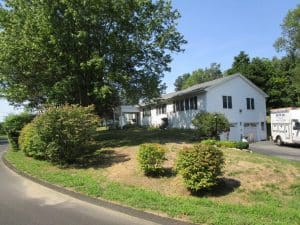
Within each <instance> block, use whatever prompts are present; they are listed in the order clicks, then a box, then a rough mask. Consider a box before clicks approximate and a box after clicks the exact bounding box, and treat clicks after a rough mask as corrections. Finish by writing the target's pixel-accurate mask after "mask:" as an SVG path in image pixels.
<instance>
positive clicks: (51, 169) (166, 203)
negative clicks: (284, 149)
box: [5, 151, 300, 225]
mask: <svg viewBox="0 0 300 225" xmlns="http://www.w3.org/2000/svg"><path fill="white" fill-rule="evenodd" d="M5 157H6V159H7V160H8V161H9V162H10V163H12V164H13V165H14V166H15V167H16V168H17V169H18V170H21V171H24V172H26V173H28V174H30V175H32V176H34V177H37V178H39V179H42V180H45V181H47V182H50V183H53V184H56V185H60V186H63V187H65V188H68V189H72V190H74V191H77V192H80V193H83V194H86V195H89V196H91V197H96V198H97V197H100V198H103V199H107V200H111V201H115V202H118V203H121V204H124V205H128V206H131V207H135V208H138V209H143V210H150V211H157V212H163V213H166V214H167V215H169V216H171V217H176V218H181V219H187V220H190V221H192V222H194V223H205V224H220V225H221V224H278V225H279V224H280V225H282V224H283V225H284V224H289V225H292V224H300V214H299V208H300V192H299V187H300V184H299V182H298V183H295V184H293V185H292V186H291V187H290V188H289V189H287V190H285V194H286V195H287V196H288V198H286V199H284V200H283V199H282V198H277V196H276V194H273V189H276V187H270V189H266V190H264V191H260V190H257V191H253V192H251V193H250V198H251V199H253V202H251V203H250V204H239V203H228V202H218V201H216V200H214V199H210V198H207V197H194V196H186V197H183V196H168V195H164V194H162V193H160V192H158V191H153V190H149V189H146V188H140V187H136V186H133V185H124V184H122V183H119V182H115V181H111V180H109V179H108V178H107V177H106V176H105V170H103V169H101V168H92V167H91V168H85V169H80V168H76V169H75V168H59V167H56V166H53V165H51V164H50V163H48V162H44V161H38V160H34V159H32V158H28V157H26V156H25V155H24V154H23V153H22V152H13V151H9V152H8V153H7V154H6V156H5ZM249 157H250V156H249ZM263 159H264V158H262V160H263ZM254 202H255V203H254Z"/></svg>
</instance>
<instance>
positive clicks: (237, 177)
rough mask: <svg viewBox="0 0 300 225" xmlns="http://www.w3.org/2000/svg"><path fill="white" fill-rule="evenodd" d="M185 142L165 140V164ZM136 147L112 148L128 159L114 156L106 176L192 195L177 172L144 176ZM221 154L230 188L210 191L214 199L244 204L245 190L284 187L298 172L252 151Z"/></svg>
mask: <svg viewBox="0 0 300 225" xmlns="http://www.w3.org/2000/svg"><path fill="white" fill-rule="evenodd" d="M185 146H190V145H189V144H178V143H167V144H165V147H166V149H167V154H166V158H167V161H166V162H165V164H164V166H165V167H166V168H170V169H172V168H173V167H174V163H175V160H176V157H177V153H178V151H179V150H180V149H182V148H183V147H185ZM137 150H138V147H137V146H131V147H121V148H114V152H115V153H114V154H115V155H116V156H118V155H122V156H126V159H128V160H124V161H118V160H116V162H115V163H113V164H112V165H111V166H109V167H107V168H106V169H105V171H106V172H105V174H106V176H107V177H108V178H109V179H111V180H114V181H118V182H121V183H124V184H127V185H134V186H138V187H145V188H148V189H151V190H155V191H159V192H161V193H163V194H167V195H183V196H190V195H191V193H190V192H189V191H188V190H187V189H186V187H185V186H184V183H183V180H182V178H181V177H180V176H179V175H174V176H168V177H159V178H153V177H146V176H144V175H143V173H142V172H141V171H140V169H139V168H138V164H137V159H136V154H137ZM224 154H225V158H226V165H225V168H224V171H225V173H224V179H227V181H226V182H227V184H224V185H225V186H226V185H229V186H228V187H225V186H224V189H225V188H229V189H230V188H231V189H232V190H229V191H228V192H226V193H223V194H222V193H220V194H216V193H213V194H212V195H211V196H209V197H211V198H214V199H216V200H217V201H226V202H235V203H242V204H246V203H248V202H247V198H246V197H245V196H246V195H247V193H249V192H251V191H255V190H260V189H265V188H266V186H268V185H269V186H270V185H273V186H276V187H278V190H284V189H286V188H288V187H289V186H290V185H291V184H293V183H295V181H296V179H297V176H299V169H297V168H296V167H293V166H290V165H288V164H281V163H279V162H276V161H273V160H268V159H266V160H264V159H262V158H260V157H259V156H255V155H251V153H247V152H242V151H239V150H232V149H224ZM257 157H258V158H257ZM256 158H257V159H256ZM262 162H263V163H262ZM230 182H235V183H238V185H236V184H235V186H232V187H231V186H230V185H231V183H230ZM220 189H222V187H221V188H220ZM229 193H230V194H229ZM208 195H210V194H208Z"/></svg>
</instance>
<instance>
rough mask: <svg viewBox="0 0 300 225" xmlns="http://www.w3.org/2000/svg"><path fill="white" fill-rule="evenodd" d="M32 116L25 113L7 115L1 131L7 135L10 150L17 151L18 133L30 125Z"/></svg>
mask: <svg viewBox="0 0 300 225" xmlns="http://www.w3.org/2000/svg"><path fill="white" fill-rule="evenodd" d="M33 118H34V115H32V114H29V113H27V112H23V113H21V114H16V115H14V114H11V115H8V116H7V117H6V118H5V120H4V122H3V130H4V131H5V133H6V134H7V138H8V141H9V144H10V147H11V149H12V150H15V151H16V150H18V149H19V145H18V139H19V136H20V132H21V130H22V128H23V127H24V126H25V125H26V124H28V123H30V121H32V119H33Z"/></svg>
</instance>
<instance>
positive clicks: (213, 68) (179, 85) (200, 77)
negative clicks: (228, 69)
mask: <svg viewBox="0 0 300 225" xmlns="http://www.w3.org/2000/svg"><path fill="white" fill-rule="evenodd" d="M220 67H221V66H220V64H217V63H212V64H211V65H210V67H208V68H205V69H197V70H195V71H193V72H192V73H191V74H190V73H185V74H183V75H181V76H179V77H178V78H177V79H176V80H175V83H174V86H175V91H180V90H182V89H186V88H188V87H191V86H193V85H195V84H200V83H203V82H206V81H210V80H214V79H217V78H220V77H222V76H223V74H222V71H221V69H220Z"/></svg>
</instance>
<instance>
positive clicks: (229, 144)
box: [217, 141, 236, 148]
mask: <svg viewBox="0 0 300 225" xmlns="http://www.w3.org/2000/svg"><path fill="white" fill-rule="evenodd" d="M217 146H218V147H224V148H235V146H236V142H235V141H218V143H217Z"/></svg>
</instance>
